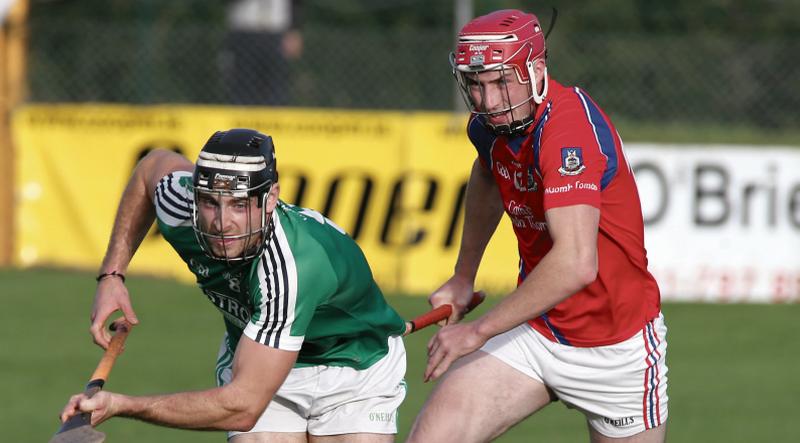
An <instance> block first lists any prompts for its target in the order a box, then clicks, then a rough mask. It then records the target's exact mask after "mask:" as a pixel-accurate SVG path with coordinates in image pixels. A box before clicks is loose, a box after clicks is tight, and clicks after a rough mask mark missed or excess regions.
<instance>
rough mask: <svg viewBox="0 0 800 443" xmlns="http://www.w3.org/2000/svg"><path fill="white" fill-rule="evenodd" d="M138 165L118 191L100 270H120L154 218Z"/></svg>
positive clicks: (131, 256)
mask: <svg viewBox="0 0 800 443" xmlns="http://www.w3.org/2000/svg"><path fill="white" fill-rule="evenodd" d="M141 166H142V165H140V166H139V167H137V168H136V170H135V171H134V174H133V176H131V179H130V181H129V182H128V185H127V187H126V188H125V191H124V192H123V193H122V198H121V199H120V203H119V207H118V209H117V215H116V217H115V219H114V227H113V229H112V231H111V239H110V240H109V243H108V248H107V250H106V255H105V258H104V259H103V264H102V267H101V270H100V271H101V272H110V271H118V272H124V271H125V270H126V269H127V267H128V264H129V263H130V261H131V259H132V258H133V255H134V253H135V252H136V250H137V249H138V248H139V245H140V244H141V243H142V240H144V237H145V236H146V235H147V231H149V229H150V226H152V224H153V221H154V220H155V209H154V207H153V202H152V200H151V198H152V197H151V196H149V195H147V187H146V186H145V182H144V179H143V173H142V170H141Z"/></svg>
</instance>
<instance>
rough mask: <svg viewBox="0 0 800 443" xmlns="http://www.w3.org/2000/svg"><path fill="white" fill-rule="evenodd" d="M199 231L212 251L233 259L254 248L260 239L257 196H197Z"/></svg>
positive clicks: (260, 212)
mask: <svg viewBox="0 0 800 443" xmlns="http://www.w3.org/2000/svg"><path fill="white" fill-rule="evenodd" d="M197 211H198V216H199V217H198V219H199V222H200V229H202V231H203V232H204V233H206V234H209V235H208V236H206V240H207V242H208V245H209V247H210V248H211V252H212V253H213V254H214V255H215V256H217V257H220V258H229V259H230V258H236V257H240V256H241V255H243V253H244V252H247V251H249V250H250V249H252V248H254V247H256V246H257V245H258V242H260V241H262V239H261V230H260V228H261V214H262V211H263V209H262V208H259V207H258V201H257V197H233V196H228V195H221V194H213V193H200V194H199V195H198V202H197Z"/></svg>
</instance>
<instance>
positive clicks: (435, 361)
mask: <svg viewBox="0 0 800 443" xmlns="http://www.w3.org/2000/svg"><path fill="white" fill-rule="evenodd" d="M486 340H488V338H484V337H482V336H481V335H480V334H479V333H478V331H477V328H476V322H470V323H459V324H454V325H449V326H445V327H443V328H442V329H440V330H439V332H437V333H436V334H435V335H434V336H433V337H432V338H431V340H430V341H429V342H428V366H427V367H426V368H425V376H424V381H425V382H428V381H430V380H436V379H437V378H439V376H441V375H442V374H444V372H445V371H447V368H449V367H450V365H451V364H453V362H454V361H456V360H458V359H459V358H461V357H463V356H465V355H467V354H469V353H472V352H474V351H476V350H478V349H480V347H481V346H483V344H484V343H486Z"/></svg>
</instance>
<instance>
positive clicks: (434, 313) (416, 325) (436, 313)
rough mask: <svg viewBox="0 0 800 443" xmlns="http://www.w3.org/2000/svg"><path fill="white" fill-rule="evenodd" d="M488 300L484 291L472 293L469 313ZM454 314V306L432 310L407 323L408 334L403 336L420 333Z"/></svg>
mask: <svg viewBox="0 0 800 443" xmlns="http://www.w3.org/2000/svg"><path fill="white" fill-rule="evenodd" d="M485 298H486V294H485V293H484V292H483V291H477V292H473V293H472V298H471V299H470V301H469V304H468V305H467V311H466V312H469V311H471V310H473V309H475V307H476V306H478V305H479V304H481V303H483V300H484V299H485ZM452 313H453V305H449V304H448V305H442V306H439V307H438V308H436V309H432V310H430V311H428V312H426V313H424V314H422V315H420V316H419V317H416V318H414V319H413V320H411V321H407V322H406V332H405V334H403V335H408V334H410V333H412V332H414V331H418V330H420V329H422V328H425V327H428V326H430V325H432V324H434V323H438V322H440V321H442V320H444V319H446V318H447V317H450V314H452Z"/></svg>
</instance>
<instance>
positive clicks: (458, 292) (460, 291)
mask: <svg viewBox="0 0 800 443" xmlns="http://www.w3.org/2000/svg"><path fill="white" fill-rule="evenodd" d="M473 291H474V287H473V283H472V281H468V280H467V279H464V278H461V277H459V276H457V275H454V276H452V277H450V279H449V280H447V281H446V282H445V283H444V284H443V285H442V286H441V287H439V289H437V290H436V291H434V292H433V293H432V294H431V295H430V296H429V297H428V303H430V304H431V307H433V308H434V309H435V308H438V307H439V306H442V305H446V304H450V305H453V312H452V314H450V317H449V318H447V319H446V320H444V321H441V322H439V323H438V324H439V326H444V325H449V324H454V323H457V322H459V321H460V320H461V319H462V318H464V314H466V312H467V306H468V305H469V302H470V301H471V300H472V293H473Z"/></svg>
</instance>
